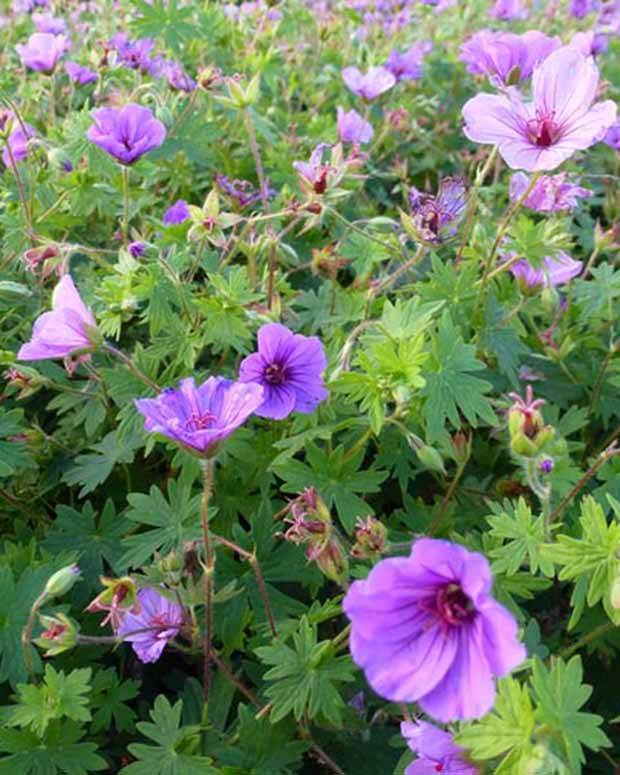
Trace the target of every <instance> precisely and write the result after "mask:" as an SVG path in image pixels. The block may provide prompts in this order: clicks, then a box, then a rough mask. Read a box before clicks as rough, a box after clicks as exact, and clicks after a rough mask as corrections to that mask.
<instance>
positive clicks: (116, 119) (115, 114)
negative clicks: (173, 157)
mask: <svg viewBox="0 0 620 775" xmlns="http://www.w3.org/2000/svg"><path fill="white" fill-rule="evenodd" d="M93 118H94V119H95V123H94V125H93V126H91V127H90V129H89V130H88V132H87V134H86V136H87V137H88V139H89V140H90V141H91V143H95V145H98V146H99V147H100V148H102V149H103V150H104V151H107V153H109V154H110V156H113V157H114V158H115V159H116V160H117V161H119V162H120V163H121V164H126V165H130V164H133V163H134V162H136V161H137V160H138V159H139V158H140V157H141V156H143V155H144V154H145V153H148V152H149V151H152V150H153V149H154V148H159V146H160V145H161V144H162V143H163V142H164V140H165V139H166V127H165V126H164V125H163V124H162V123H161V121H158V120H157V119H156V118H155V116H153V113H152V112H151V111H150V110H149V108H143V107H142V106H141V105H136V104H135V103H133V102H130V103H129V104H127V105H125V106H124V107H122V108H100V109H99V110H95V111H93Z"/></svg>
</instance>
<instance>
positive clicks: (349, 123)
mask: <svg viewBox="0 0 620 775" xmlns="http://www.w3.org/2000/svg"><path fill="white" fill-rule="evenodd" d="M337 115H338V137H339V139H340V142H342V143H358V144H360V143H364V144H365V143H369V142H370V141H371V140H372V136H373V135H374V130H373V128H372V124H371V123H370V122H369V121H366V120H365V119H363V118H362V117H361V116H360V114H359V113H358V112H357V110H348V111H347V112H346V113H345V111H344V108H341V107H340V106H338V110H337Z"/></svg>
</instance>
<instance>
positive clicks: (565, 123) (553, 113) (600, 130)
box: [463, 47, 616, 172]
mask: <svg viewBox="0 0 620 775" xmlns="http://www.w3.org/2000/svg"><path fill="white" fill-rule="evenodd" d="M598 80H599V72H598V68H597V66H596V65H595V63H594V61H593V60H592V58H590V57H588V58H586V57H584V56H583V55H582V54H581V53H580V52H579V51H577V50H576V49H574V48H570V47H564V48H560V49H558V50H557V51H555V52H554V53H553V54H551V55H550V56H549V57H548V58H547V59H546V60H545V61H544V62H543V63H542V64H541V65H540V66H539V67H537V68H535V70H534V75H533V79H532V93H533V98H534V99H533V102H529V103H524V102H522V100H521V96H520V94H519V93H518V92H517V91H516V90H515V89H510V90H509V92H508V94H507V95H491V94H478V95H477V96H476V97H473V98H472V99H471V100H469V101H468V102H467V103H466V104H465V106H464V107H463V117H464V118H465V129H464V131H465V134H466V135H467V137H469V139H470V140H473V141H474V142H478V143H487V144H491V145H498V147H499V152H500V154H501V156H502V158H503V159H504V161H505V162H506V163H507V164H508V166H509V167H511V168H512V169H524V170H527V171H530V172H533V171H535V170H552V169H555V168H556V167H558V166H559V165H560V164H561V163H562V162H563V161H565V160H566V159H568V158H569V157H570V156H572V155H573V153H574V152H575V151H578V150H583V149H585V148H589V147H590V146H591V145H593V144H594V143H596V142H598V141H599V140H601V139H602V138H603V137H604V135H605V132H606V131H607V130H608V129H609V127H610V126H611V125H612V124H613V123H614V121H615V119H616V105H615V103H614V102H613V101H612V100H607V101H605V102H597V103H596V104H595V105H594V106H592V102H593V100H594V98H595V95H596V89H597V86H598Z"/></svg>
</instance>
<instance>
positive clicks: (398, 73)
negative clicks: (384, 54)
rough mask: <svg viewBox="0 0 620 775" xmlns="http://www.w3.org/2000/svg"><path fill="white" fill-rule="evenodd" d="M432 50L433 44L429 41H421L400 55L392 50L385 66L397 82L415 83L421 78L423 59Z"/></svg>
mask: <svg viewBox="0 0 620 775" xmlns="http://www.w3.org/2000/svg"><path fill="white" fill-rule="evenodd" d="M432 48H433V44H432V43H431V41H430V40H421V41H418V43H414V44H413V46H411V48H408V49H407V51H404V52H403V53H402V54H401V53H400V51H397V50H396V49H392V51H390V55H389V56H388V59H387V62H386V63H385V66H386V68H387V69H388V70H389V71H390V72H391V73H392V75H393V76H394V77H395V78H396V80H397V81H417V80H418V79H419V78H421V77H422V63H423V62H424V57H425V56H426V54H428V53H429V52H430V51H431V50H432Z"/></svg>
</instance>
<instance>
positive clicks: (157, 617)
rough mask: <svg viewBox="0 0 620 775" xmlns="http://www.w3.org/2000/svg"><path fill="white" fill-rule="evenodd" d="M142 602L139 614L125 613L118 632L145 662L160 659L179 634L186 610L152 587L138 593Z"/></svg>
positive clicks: (117, 629) (139, 600)
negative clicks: (168, 644)
mask: <svg viewBox="0 0 620 775" xmlns="http://www.w3.org/2000/svg"><path fill="white" fill-rule="evenodd" d="M138 602H139V605H140V610H139V613H130V612H127V613H125V614H124V616H123V618H122V621H121V623H120V625H118V626H117V627H115V630H116V634H117V635H118V637H119V638H122V639H123V640H124V641H126V642H127V643H131V645H132V647H133V650H134V651H135V653H136V655H137V657H138V659H139V660H140V661H141V662H157V660H158V659H159V658H160V657H161V655H162V652H163V650H164V649H165V648H166V644H167V643H168V641H170V640H172V639H173V638H176V636H177V635H178V634H179V630H180V629H181V626H182V625H183V609H182V608H181V606H180V605H178V603H175V602H173V601H172V600H168V598H167V597H164V596H163V595H161V594H160V593H159V592H157V590H155V589H153V588H152V587H145V588H144V589H141V590H140V591H139V592H138Z"/></svg>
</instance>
